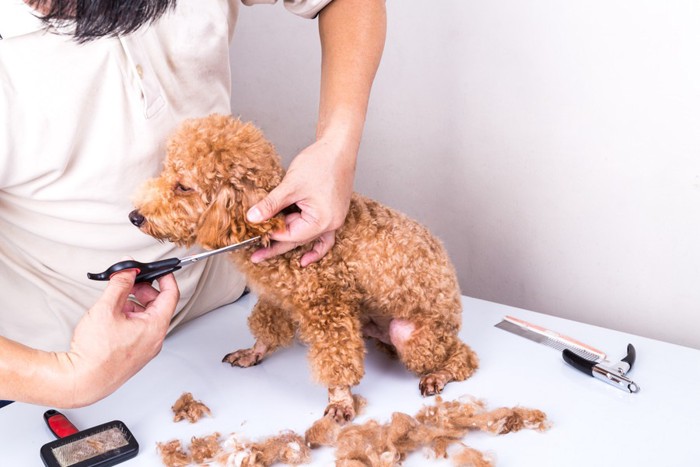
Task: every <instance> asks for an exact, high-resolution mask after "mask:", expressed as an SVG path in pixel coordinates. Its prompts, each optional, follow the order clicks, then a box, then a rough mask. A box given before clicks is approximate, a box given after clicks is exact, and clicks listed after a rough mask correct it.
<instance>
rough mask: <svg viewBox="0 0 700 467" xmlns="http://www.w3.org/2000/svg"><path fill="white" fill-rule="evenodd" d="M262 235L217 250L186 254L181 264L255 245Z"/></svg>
mask: <svg viewBox="0 0 700 467" xmlns="http://www.w3.org/2000/svg"><path fill="white" fill-rule="evenodd" d="M261 238H262V237H261V236H260V235H258V236H257V237H253V238H249V239H248V240H244V241H242V242H239V243H234V244H233V245H229V246H225V247H223V248H219V249H217V250H211V251H205V252H204V253H199V254H196V255H191V256H185V257H184V258H182V259H181V260H180V264H181V265H183V266H184V265H185V264H190V263H196V262H197V261H199V260H202V259H204V258H208V257H210V256H214V255H218V254H219V253H226V252H229V251H235V250H239V249H241V248H244V247H247V246H249V245H253V244H255V243H258V242H259V241H260V239H261Z"/></svg>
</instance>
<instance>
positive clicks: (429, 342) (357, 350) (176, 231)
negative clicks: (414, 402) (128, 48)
mask: <svg viewBox="0 0 700 467" xmlns="http://www.w3.org/2000/svg"><path fill="white" fill-rule="evenodd" d="M283 175H284V171H283V169H282V166H281V164H280V158H279V156H278V155H277V153H276V152H275V149H274V147H273V145H272V144H271V143H270V142H269V141H267V140H266V139H265V137H264V136H263V134H262V132H261V131H260V130H259V129H258V128H256V127H255V126H254V125H252V124H251V123H244V122H241V121H240V120H239V119H236V118H233V117H231V116H224V115H216V114H215V115H211V116H208V117H204V118H199V119H192V120H188V121H186V122H184V124H183V125H182V126H181V127H180V128H179V129H178V131H176V132H175V134H174V135H173V136H172V137H171V138H170V140H169V142H168V145H167V155H166V160H165V163H164V169H163V171H162V173H161V175H160V176H159V177H157V178H155V179H152V180H150V181H148V182H147V183H146V184H145V185H144V187H143V189H142V190H141V191H140V192H139V193H138V194H137V196H136V202H135V205H136V209H135V210H134V211H133V212H132V213H131V214H130V216H129V217H130V219H131V221H132V223H134V224H135V225H136V226H137V227H139V228H140V229H141V230H142V231H143V232H145V233H147V234H149V235H151V236H153V237H155V238H157V239H161V240H169V241H172V242H174V243H177V244H179V245H186V246H190V245H193V244H198V245H200V246H202V247H204V248H205V249H216V248H221V247H224V246H227V245H231V244H234V243H238V242H240V241H243V240H246V239H249V238H252V237H255V236H258V235H260V236H262V238H263V244H269V242H270V234H271V232H273V231H275V230H281V229H284V228H285V220H284V219H285V218H284V216H283V215H281V214H280V215H278V216H277V217H275V218H273V219H270V220H269V221H266V222H263V223H261V224H251V223H249V222H248V221H247V220H246V212H247V211H248V209H249V208H250V207H252V206H253V205H254V204H256V203H257V202H258V201H260V200H262V199H263V198H264V197H265V196H266V195H267V194H268V193H269V192H270V191H271V190H272V189H273V188H275V187H276V186H277V185H278V184H279V183H280V182H281V180H282V177H283ZM312 182H313V181H310V183H312ZM297 215H298V214H297ZM312 246H313V245H312V244H307V245H303V246H299V247H297V248H296V249H294V250H292V251H289V252H287V253H285V254H283V255H280V256H277V257H274V258H272V259H269V260H267V261H264V262H262V263H259V264H253V263H252V262H251V261H250V256H251V254H252V251H251V250H250V249H246V250H240V251H236V252H232V253H229V255H230V258H231V260H232V261H233V262H234V263H235V265H236V266H237V267H238V269H239V270H240V271H241V272H242V273H243V274H245V276H246V278H247V280H248V285H249V287H250V288H251V289H252V290H253V291H254V292H255V293H256V294H257V296H258V302H257V303H256V304H255V306H254V308H253V310H252V313H251V315H250V317H249V319H248V325H249V327H250V330H251V332H252V334H253V336H254V337H255V344H254V345H253V347H252V348H247V349H242V350H238V351H235V352H231V353H229V354H227V355H226V356H225V357H224V361H225V362H228V363H230V364H231V365H232V366H238V367H249V366H252V365H257V364H258V363H260V362H261V361H262V360H263V359H264V358H265V357H266V356H268V355H269V354H270V353H272V352H274V351H275V350H277V349H279V348H280V347H284V346H288V345H290V344H291V343H292V342H293V339H294V338H295V336H296V337H298V338H299V339H300V340H301V341H302V342H304V343H305V344H306V345H307V346H308V349H309V350H308V358H309V361H310V365H311V370H312V374H313V376H314V377H315V379H316V380H317V381H318V382H320V383H321V384H323V385H325V387H326V388H327V389H328V396H329V402H328V405H327V407H326V413H327V414H329V415H330V416H331V417H333V418H334V419H335V420H336V421H338V422H341V423H342V422H345V421H349V420H352V419H353V418H354V416H355V410H354V407H353V397H352V392H351V388H352V387H353V386H356V385H357V384H359V382H360V380H361V378H362V377H363V375H364V356H365V342H364V338H370V339H374V340H375V341H376V342H377V343H378V345H379V346H380V347H383V348H384V349H385V350H387V351H388V352H390V353H392V354H394V355H396V356H397V357H398V359H399V360H400V361H401V362H402V363H403V364H404V365H405V367H406V368H407V369H408V370H410V371H411V372H413V373H415V374H416V375H418V376H419V378H420V382H419V389H420V392H421V393H422V394H423V395H426V396H428V395H434V394H438V393H440V392H441V391H442V389H443V388H444V386H445V385H446V384H447V383H449V382H450V381H462V380H464V379H466V378H468V377H469V376H470V375H471V374H472V373H473V372H474V371H475V369H476V368H477V367H478V358H477V356H476V354H475V353H474V352H473V351H472V350H471V349H470V348H469V347H468V346H467V345H466V344H465V343H463V342H462V341H461V340H460V339H459V337H458V332H459V329H460V326H461V319H462V306H461V298H460V290H459V285H458V282H457V277H456V274H455V269H454V267H453V265H452V263H451V262H450V259H449V257H448V255H447V252H446V251H445V248H444V247H443V245H442V243H441V242H440V241H439V240H438V239H437V238H435V237H434V236H433V235H431V234H430V232H429V231H428V230H427V229H426V228H425V227H423V226H422V225H420V224H419V223H417V222H415V221H414V220H412V219H410V218H408V217H407V216H405V215H404V214H401V213H399V212H397V211H395V210H393V209H391V208H389V207H387V206H384V205H382V204H380V203H378V202H376V201H373V200H371V199H368V198H366V197H364V196H361V195H359V194H357V193H355V194H353V195H352V199H351V201H350V207H349V212H348V214H347V216H346V219H345V223H344V225H343V226H342V227H340V228H339V229H338V230H337V231H336V235H335V244H334V245H333V247H332V248H331V250H330V251H329V252H328V253H327V254H326V255H325V256H324V257H323V258H322V259H320V260H319V261H318V262H316V263H312V264H310V265H308V266H306V267H301V265H300V258H301V256H302V255H303V254H304V253H306V252H307V251H309V250H310V249H311V248H312Z"/></svg>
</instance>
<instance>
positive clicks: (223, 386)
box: [0, 295, 700, 467]
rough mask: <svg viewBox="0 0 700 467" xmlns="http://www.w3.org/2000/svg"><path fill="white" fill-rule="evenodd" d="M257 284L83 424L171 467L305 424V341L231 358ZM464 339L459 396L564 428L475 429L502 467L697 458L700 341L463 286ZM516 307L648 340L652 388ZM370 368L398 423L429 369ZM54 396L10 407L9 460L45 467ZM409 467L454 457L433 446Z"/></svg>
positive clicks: (177, 342) (640, 361)
mask: <svg viewBox="0 0 700 467" xmlns="http://www.w3.org/2000/svg"><path fill="white" fill-rule="evenodd" d="M254 303H255V297H254V296H251V295H248V296H245V297H243V298H242V299H241V300H239V301H238V302H236V303H234V304H231V305H228V306H225V307H222V308H220V309H218V310H215V311H213V312H211V313H209V314H208V315H206V316H203V317H201V318H199V319H197V320H195V321H192V322H190V323H187V324H185V325H183V326H182V327H180V328H179V329H176V330H175V331H174V332H173V333H172V334H171V335H170V336H169V337H168V338H167V339H166V342H165V345H164V346H163V350H162V352H161V353H160V354H159V355H158V357H156V358H155V359H154V360H153V361H152V362H150V363H149V364H148V365H147V366H146V367H145V368H144V369H143V370H142V371H141V372H140V373H139V374H138V375H136V377H134V378H133V379H132V380H130V381H129V382H128V383H127V384H126V385H124V386H123V387H122V388H120V389H119V390H118V391H117V392H115V393H114V394H112V395H111V396H109V397H107V398H106V399H104V400H102V401H100V402H98V403H96V404H94V405H92V406H90V407H85V408H81V409H73V410H63V411H62V412H63V413H65V414H66V415H67V416H68V417H69V418H70V419H71V420H72V422H73V423H74V424H75V425H76V426H77V427H78V428H79V429H85V428H90V427H93V426H95V425H99V424H101V423H105V422H108V421H111V420H115V419H118V420H122V421H123V422H124V423H126V425H127V426H128V427H129V429H130V430H131V431H132V433H133V434H134V436H135V437H136V439H137V440H138V442H139V444H140V451H139V454H138V456H137V457H135V458H134V459H132V460H130V461H127V462H125V463H124V464H122V465H125V466H148V467H153V466H158V465H162V464H161V463H160V458H159V455H158V453H157V451H156V443H157V442H163V441H168V440H171V439H173V438H178V439H180V440H181V441H182V442H183V444H185V445H187V444H189V440H190V439H191V437H192V436H205V435H208V434H211V433H213V432H215V431H218V432H220V433H222V434H228V433H231V432H237V433H240V434H242V435H244V436H245V437H247V438H249V439H252V440H256V439H259V438H262V437H266V436H270V435H275V434H277V433H278V432H280V431H282V430H294V431H296V432H297V433H299V434H301V435H303V433H304V431H305V430H306V429H307V428H308V427H309V426H311V424H312V423H313V422H314V421H315V420H317V419H318V418H319V417H321V416H322V415H323V409H324V408H325V405H326V390H325V388H323V387H320V386H318V385H316V384H314V383H313V382H312V381H311V379H310V374H309V369H308V364H307V360H306V353H305V348H304V347H303V346H301V345H298V344H297V345H295V346H293V347H291V348H288V349H283V350H280V351H278V352H277V353H275V354H273V355H272V356H270V357H268V359H267V360H265V361H264V362H263V363H261V364H260V365H258V366H256V367H252V368H246V369H242V368H232V367H231V366H229V365H228V364H224V363H221V358H222V357H223V356H224V355H225V354H226V353H228V352H230V351H232V350H236V349H238V348H242V347H246V346H249V345H252V343H253V339H252V337H251V335H250V332H249V331H248V328H247V326H246V318H247V316H248V314H249V312H250V309H251V308H252V306H253V304H254ZM463 304H464V322H463V328H462V332H461V337H462V338H463V339H464V341H465V342H467V343H468V344H469V345H470V346H472V348H473V349H474V350H475V351H476V352H477V353H478V355H479V357H480V359H481V368H480V369H479V370H478V371H477V372H476V373H475V374H474V376H472V377H471V378H470V379H468V380H467V381H463V382H460V383H450V384H449V385H448V386H447V387H446V389H445V391H444V393H443V398H444V399H446V400H452V399H456V398H458V397H460V396H462V395H472V396H475V397H477V398H481V399H484V400H485V401H486V403H487V405H488V407H489V408H497V407H500V406H516V405H520V406H525V407H532V408H538V409H541V410H543V411H544V412H546V413H547V415H548V417H549V419H550V421H551V423H552V428H551V429H550V430H549V431H546V432H534V431H529V430H524V431H521V432H517V433H511V434H507V435H502V436H494V435H491V434H486V433H470V434H469V435H467V437H465V439H464V442H465V443H466V444H468V445H470V446H472V447H474V448H476V449H479V450H481V451H486V452H489V453H492V454H493V455H494V456H495V458H496V465H498V466H500V467H523V466H525V467H527V466H533V467H534V466H536V467H546V466H552V467H554V466H557V467H560V466H567V467H577V466H581V467H584V466H585V467H589V466H618V465H638V466H652V465H663V466H689V465H697V464H695V463H696V462H697V459H698V456H697V443H698V436H699V435H700V428H699V427H698V420H700V403H699V402H698V397H699V396H700V350H695V349H690V348H686V347H681V346H677V345H672V344H668V343H664V342H659V341H655V340H652V339H647V338H643V337H637V336H633V335H629V334H625V333H621V332H616V331H612V330H609V329H603V328H599V327H595V326H590V325H585V324H582V323H577V322H574V321H569V320H564V319H559V318H555V317H551V316H547V315H543V314H539V313H534V312H530V311H525V310H520V309H516V308H511V307H507V306H503V305H498V304H495V303H490V302H486V301H482V300H477V299H473V298H468V297H464V298H463ZM505 315H513V316H516V317H519V318H521V319H524V320H527V321H530V322H532V323H536V324H539V325H541V326H544V327H547V328H550V329H552V330H555V331H557V332H559V333H562V334H566V335H569V336H572V337H574V338H577V339H579V340H581V341H583V342H586V343H588V344H590V345H592V346H594V347H597V348H600V349H601V350H604V351H606V352H607V353H608V356H609V358H611V359H615V360H617V359H618V358H621V357H622V356H624V353H625V349H626V346H627V344H628V343H632V344H634V346H635V347H636V350H637V362H636V364H635V366H634V368H633V370H632V371H631V372H630V374H629V377H630V378H631V379H632V380H634V381H635V382H636V383H637V384H639V385H640V387H641V391H640V392H639V393H637V394H628V393H625V392H623V391H621V390H619V389H616V388H614V387H612V386H610V385H607V384H605V383H603V382H601V381H598V380H595V379H594V378H591V377H589V376H587V375H584V374H583V373H580V372H578V371H576V370H574V369H573V368H571V367H570V366H568V365H567V364H566V363H564V361H563V360H562V358H561V355H560V354H559V352H557V351H556V350H554V349H552V348H549V347H545V346H543V345H540V344H536V343H534V342H531V341H529V340H527V339H524V338H522V337H519V336H516V335H513V334H511V333H508V332H506V331H503V330H501V329H498V328H495V327H494V325H495V324H496V323H498V322H499V321H501V319H502V318H503V317H504V316H505ZM367 347H368V354H367V358H366V374H365V377H364V379H363V380H362V383H361V384H360V385H359V386H358V387H356V388H355V389H354V392H355V393H357V394H361V395H362V396H364V397H365V398H366V399H367V401H368V405H367V407H366V409H365V412H364V413H363V414H362V415H360V416H359V417H358V418H357V419H356V422H364V421H366V420H368V419H369V418H375V419H377V420H379V421H382V422H385V421H388V420H389V418H390V416H391V413H392V412H394V411H400V412H405V413H408V414H410V415H414V414H415V413H416V412H417V411H418V410H419V409H420V408H421V407H422V406H423V405H424V404H426V403H432V398H427V399H424V398H423V397H421V395H420V393H419V390H418V378H417V377H416V376H414V375H412V374H410V373H409V372H408V371H406V370H405V369H404V368H403V367H402V366H401V364H400V363H399V362H398V361H396V360H391V359H389V358H388V357H387V356H386V355H385V354H383V353H381V352H379V351H377V350H376V349H375V348H374V346H373V345H372V344H370V345H368V346H367ZM186 391H188V392H191V393H192V394H193V395H194V397H195V399H199V400H201V401H202V402H204V403H205V404H207V405H208V406H209V407H210V408H211V410H212V412H213V416H212V417H205V418H203V419H201V420H200V421H199V422H198V423H195V424H190V423H188V422H187V421H181V422H179V423H174V422H173V421H172V419H173V414H172V412H171V409H170V407H171V406H172V404H173V403H174V402H175V400H176V399H177V398H178V397H179V396H180V395H181V394H182V393H183V392H186ZM45 410H47V407H39V406H32V405H28V404H22V403H13V404H10V405H8V406H6V407H4V408H0V446H1V448H0V451H1V453H2V457H1V458H0V465H7V466H33V465H41V460H40V458H39V448H40V447H41V446H42V445H43V444H45V443H47V442H49V441H53V439H54V438H53V436H52V435H51V433H50V432H49V431H48V429H47V427H46V425H45V423H44V421H43V418H42V414H43V413H44V411H45ZM312 459H313V463H312V465H315V466H316V465H317V466H327V465H333V460H334V453H333V450H332V449H330V448H321V449H317V450H314V451H312ZM404 465H406V466H425V465H446V466H447V465H452V464H451V463H450V461H449V459H447V460H434V459H431V458H429V457H426V453H425V452H417V453H415V454H412V455H411V456H410V457H409V458H408V459H407V461H406V462H405V463H404Z"/></svg>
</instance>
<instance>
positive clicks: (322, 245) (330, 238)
mask: <svg viewBox="0 0 700 467" xmlns="http://www.w3.org/2000/svg"><path fill="white" fill-rule="evenodd" d="M333 245H335V231H334V230H332V231H330V232H326V233H324V234H323V235H321V236H320V237H318V238H317V239H316V240H315V241H314V246H313V248H311V250H309V251H307V252H306V253H304V256H302V257H301V261H300V263H301V267H303V268H305V267H306V266H308V265H309V264H311V263H315V262H316V261H318V260H320V259H321V258H323V257H324V256H326V253H328V252H329V251H330V250H331V248H333Z"/></svg>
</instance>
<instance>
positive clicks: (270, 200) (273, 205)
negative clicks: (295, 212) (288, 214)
mask: <svg viewBox="0 0 700 467" xmlns="http://www.w3.org/2000/svg"><path fill="white" fill-rule="evenodd" d="M279 188H280V187H277V188H275V189H274V190H272V191H271V192H270V193H269V194H268V195H267V196H266V197H265V198H263V199H262V200H260V201H258V203H257V204H255V205H254V206H253V207H252V208H250V209H249V210H248V212H247V213H246V219H248V222H251V223H253V224H259V223H261V222H264V221H266V220H268V219H270V218H271V217H273V216H274V215H275V214H277V213H278V212H280V211H281V210H282V209H284V208H286V207H287V205H286V204H284V203H285V199H286V196H285V195H284V194H283V193H282V192H281V190H280V189H279Z"/></svg>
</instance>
